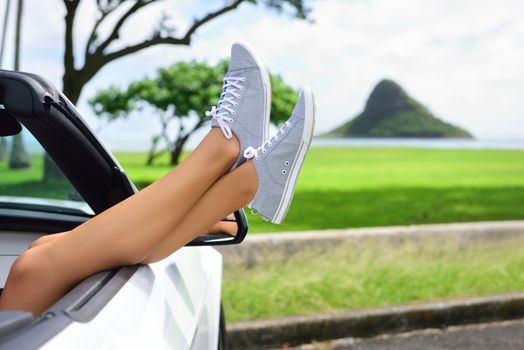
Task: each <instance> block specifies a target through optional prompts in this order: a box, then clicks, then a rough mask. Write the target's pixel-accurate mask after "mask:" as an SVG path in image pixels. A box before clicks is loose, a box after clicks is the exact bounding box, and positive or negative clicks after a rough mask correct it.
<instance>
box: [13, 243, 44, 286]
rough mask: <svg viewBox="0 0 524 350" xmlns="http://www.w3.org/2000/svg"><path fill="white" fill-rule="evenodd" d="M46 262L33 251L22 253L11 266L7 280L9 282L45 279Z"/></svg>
mask: <svg viewBox="0 0 524 350" xmlns="http://www.w3.org/2000/svg"><path fill="white" fill-rule="evenodd" d="M46 266H47V262H46V261H45V259H42V258H40V257H39V254H35V253H34V251H29V250H27V251H25V252H23V253H22V254H21V255H20V256H19V257H18V258H17V259H16V260H15V262H14V263H13V265H12V266H11V270H10V271H9V279H10V280H12V281H11V282H16V281H23V280H28V279H35V278H45V276H46V274H47V272H48V271H47V267H46Z"/></svg>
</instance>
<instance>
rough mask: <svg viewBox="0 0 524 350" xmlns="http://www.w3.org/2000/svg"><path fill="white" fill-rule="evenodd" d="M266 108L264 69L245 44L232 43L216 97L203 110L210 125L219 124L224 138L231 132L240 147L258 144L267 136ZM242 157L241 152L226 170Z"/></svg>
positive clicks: (268, 94) (268, 89) (268, 106)
mask: <svg viewBox="0 0 524 350" xmlns="http://www.w3.org/2000/svg"><path fill="white" fill-rule="evenodd" d="M270 111H271V84H270V82H269V75H268V73H267V72H266V70H265V68H264V66H263V65H262V63H261V61H260V59H259V58H258V57H257V55H256V54H255V51H254V50H253V49H252V48H251V47H250V46H249V45H247V44H245V43H235V44H233V46H232V47H231V62H230V63H229V71H228V72H227V74H226V76H225V77H224V85H223V87H222V94H221V95H220V101H219V102H218V105H217V106H216V107H213V108H212V109H211V111H209V112H207V113H206V115H207V116H210V117H212V123H211V127H216V128H220V129H221V130H222V132H223V134H224V136H225V137H226V138H227V139H231V138H232V136H233V134H235V135H236V137H237V138H238V140H239V143H240V149H241V150H242V149H246V148H247V147H248V146H252V145H261V144H262V143H263V142H264V141H266V140H267V138H268V134H269V115H270ZM245 161H246V158H245V157H244V156H243V154H242V153H241V154H240V155H239V156H238V159H237V160H236V162H235V164H234V165H233V166H232V167H231V169H230V170H233V169H234V168H236V167H238V166H239V165H241V164H243V163H244V162H245Z"/></svg>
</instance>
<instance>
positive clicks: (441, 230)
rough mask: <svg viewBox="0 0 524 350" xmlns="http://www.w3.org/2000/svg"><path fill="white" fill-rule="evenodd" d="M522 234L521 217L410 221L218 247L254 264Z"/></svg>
mask: <svg viewBox="0 0 524 350" xmlns="http://www.w3.org/2000/svg"><path fill="white" fill-rule="evenodd" d="M522 235H524V221H491V222H475V223H453V224H435V225H413V226H393V227H375V228H358V229H342V230H322V231H304V232H283V233H273V234H256V235H248V237H247V238H246V240H245V241H244V242H243V243H242V244H241V245H239V246H223V247H217V249H218V250H219V251H220V253H222V257H223V261H224V265H228V264H245V265H247V266H254V265H256V264H258V263H260V262H264V261H268V260H271V261H282V260H286V259H288V258H289V257H291V256H293V255H295V254H297V253H301V252H303V251H304V250H305V249H307V248H310V247H314V248H315V249H318V250H319V251H320V252H321V253H322V252H323V251H329V249H331V248H333V247H335V246H338V245H339V244H341V243H343V242H351V243H352V244H362V245H365V244H367V243H370V242H371V241H373V240H380V241H381V242H386V243H388V244H392V245H398V244H402V243H404V242H406V241H411V242H423V241H425V240H427V239H440V238H445V237H446V236H447V237H454V238H456V239H459V240H460V243H461V244H464V245H468V244H471V243H476V242H481V241H489V240H501V239H508V238H512V237H517V236H522Z"/></svg>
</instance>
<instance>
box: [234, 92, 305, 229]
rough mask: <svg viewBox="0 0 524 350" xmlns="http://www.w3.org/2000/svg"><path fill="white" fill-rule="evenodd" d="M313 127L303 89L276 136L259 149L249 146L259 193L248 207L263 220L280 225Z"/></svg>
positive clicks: (246, 152) (248, 152)
mask: <svg viewBox="0 0 524 350" xmlns="http://www.w3.org/2000/svg"><path fill="white" fill-rule="evenodd" d="M314 126H315V102H314V97H313V93H312V91H311V89H309V88H305V89H304V90H303V91H302V93H301V94H300V97H299V99H298V102H297V104H296V106H295V109H294V110H293V114H292V115H291V117H290V118H289V119H288V121H287V122H286V123H285V124H284V125H283V126H282V128H281V129H280V130H279V131H278V132H277V134H276V135H275V136H273V137H272V138H271V139H269V140H268V141H266V142H265V143H264V144H262V146H260V147H258V148H256V149H255V148H253V147H248V148H247V149H246V150H245V151H244V156H245V157H246V158H248V159H249V158H253V164H254V165H255V169H256V171H257V175H258V191H257V193H256V195H255V198H254V199H253V200H252V201H251V203H250V204H249V205H248V208H251V210H252V212H253V213H255V214H258V215H260V216H261V217H262V218H263V219H265V220H268V221H271V222H272V223H275V224H280V223H281V222H282V221H283V220H284V217H285V216H286V214H287V211H288V209H289V206H290V204H291V200H292V199H293V192H294V191H295V185H296V183H297V179H298V174H299V172H300V168H301V167H302V163H303V162H304V159H305V157H306V153H307V151H308V149H309V145H310V144H311V139H312V137H313V129H314Z"/></svg>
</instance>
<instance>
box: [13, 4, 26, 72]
mask: <svg viewBox="0 0 524 350" xmlns="http://www.w3.org/2000/svg"><path fill="white" fill-rule="evenodd" d="M23 9H24V0H18V8H17V10H16V31H15V70H16V71H18V70H20V38H21V35H22V33H21V29H22V11H23Z"/></svg>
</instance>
